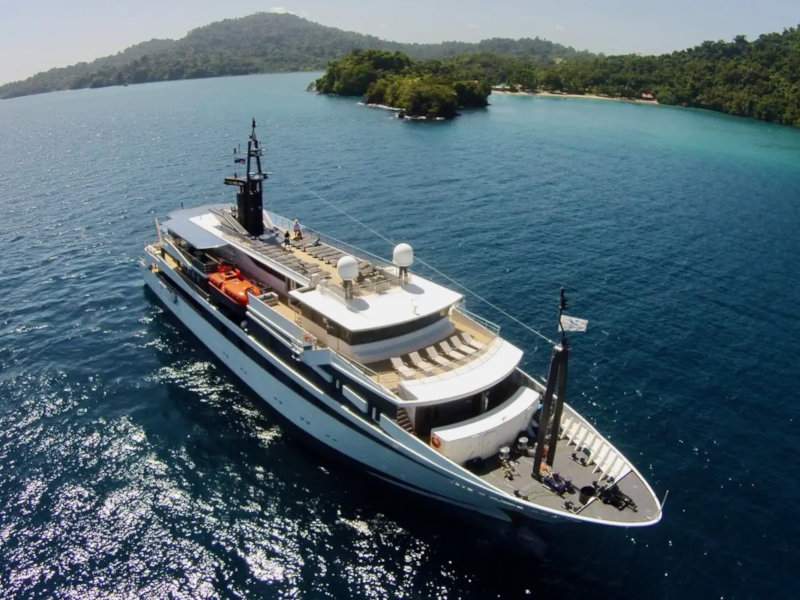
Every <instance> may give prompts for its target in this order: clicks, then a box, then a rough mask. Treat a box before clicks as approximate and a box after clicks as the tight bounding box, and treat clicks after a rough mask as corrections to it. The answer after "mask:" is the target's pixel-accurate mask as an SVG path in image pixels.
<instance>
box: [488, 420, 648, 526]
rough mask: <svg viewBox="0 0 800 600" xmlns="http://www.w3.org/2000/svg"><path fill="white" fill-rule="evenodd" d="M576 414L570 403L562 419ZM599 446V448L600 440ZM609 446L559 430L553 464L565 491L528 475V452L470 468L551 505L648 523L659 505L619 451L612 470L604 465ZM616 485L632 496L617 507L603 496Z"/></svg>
mask: <svg viewBox="0 0 800 600" xmlns="http://www.w3.org/2000/svg"><path fill="white" fill-rule="evenodd" d="M578 420H580V421H581V422H583V420H582V419H581V418H580V417H579V416H578V415H577V413H575V412H574V411H573V410H572V409H571V408H569V407H565V408H564V421H563V422H564V423H569V422H576V421H578ZM584 423H585V422H584ZM597 447H598V448H599V444H598V446H597ZM610 452H614V453H616V451H615V450H609V451H606V452H605V454H603V453H602V450H599V451H597V452H592V451H590V448H588V447H583V446H581V441H580V440H578V439H576V438H574V437H573V438H570V437H568V436H567V432H566V431H562V435H561V436H560V439H559V440H558V443H557V446H556V458H555V462H554V464H553V467H552V472H553V473H557V474H558V475H559V476H560V477H561V478H563V479H565V480H567V481H569V482H570V483H571V484H572V485H571V486H570V490H569V491H564V492H562V493H557V492H556V491H554V490H553V489H551V488H550V487H548V486H547V485H546V484H544V483H542V482H541V481H539V480H538V479H535V478H534V477H533V476H532V473H533V458H531V457H529V456H526V455H523V456H519V457H517V458H515V459H513V460H511V461H509V462H508V463H507V464H501V462H500V460H499V459H498V457H494V458H493V459H492V460H491V461H486V462H485V463H484V464H483V465H482V466H481V467H480V468H476V469H473V471H474V472H475V473H476V474H477V475H479V476H480V477H481V478H482V479H484V480H486V481H487V482H488V483H490V484H492V485H493V486H495V487H497V488H499V489H501V490H503V491H505V492H507V493H509V494H512V495H514V496H516V497H518V498H522V499H523V500H527V501H528V502H531V503H533V504H536V505H538V506H543V507H546V508H549V509H552V510H556V511H564V512H569V513H570V514H575V515H580V516H582V517H588V518H592V519H598V520H602V521H614V522H618V523H629V524H630V525H636V524H637V523H650V522H652V521H653V520H655V519H657V518H658V516H659V514H660V512H661V506H660V505H659V504H658V501H657V500H656V499H655V497H654V496H653V493H652V491H651V490H650V488H649V487H648V485H647V483H646V482H645V481H644V480H643V479H642V477H641V476H640V475H639V474H638V473H637V472H636V471H635V470H633V469H632V468H631V467H630V466H629V464H628V463H627V460H625V459H624V458H622V457H621V455H619V456H620V458H619V460H620V461H624V465H625V466H624V467H622V466H621V467H620V468H619V469H616V470H612V468H611V467H609V466H607V465H606V463H611V462H612V461H611V460H610ZM604 456H609V460H605V459H604ZM620 464H623V463H622V462H620ZM612 466H613V465H612ZM615 475H616V476H615ZM614 486H616V487H617V488H618V489H619V491H620V492H621V493H622V494H623V495H624V496H625V497H627V498H628V499H629V500H630V503H629V504H628V503H627V502H625V503H624V504H628V505H627V506H626V507H625V508H621V509H620V508H618V507H617V506H615V505H614V504H612V503H609V502H608V500H606V501H604V499H603V496H604V495H605V494H604V492H606V491H608V490H611V488H613V487H614ZM582 488H591V489H592V490H594V492H593V495H591V496H589V495H584V494H582V493H581V490H582ZM587 491H588V490H587ZM612 491H613V490H612ZM606 497H607V498H608V496H606ZM582 500H583V501H582Z"/></svg>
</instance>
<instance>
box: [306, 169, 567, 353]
mask: <svg viewBox="0 0 800 600" xmlns="http://www.w3.org/2000/svg"><path fill="white" fill-rule="evenodd" d="M295 183H296V184H297V185H298V186H300V187H302V188H303V189H305V190H306V191H307V192H308V193H310V194H311V195H312V196H314V197H315V198H317V199H318V200H319V201H321V202H323V203H324V204H326V205H327V206H329V207H330V208H332V209H333V210H335V211H336V212H338V213H339V214H340V215H342V216H344V217H347V218H348V219H350V220H351V221H353V223H356V224H357V225H359V226H360V227H362V228H364V229H365V230H367V231H369V232H370V233H372V234H373V235H375V236H377V237H378V238H380V239H382V240H383V241H384V242H386V243H388V244H390V245H391V246H395V245H396V244H397V242H395V241H394V240H391V239H389V238H388V237H386V236H385V235H383V234H382V233H381V232H380V231H377V230H376V229H374V228H373V227H370V226H369V225H367V224H366V223H364V222H363V221H362V220H360V219H358V218H357V217H354V216H353V215H351V214H350V213H348V212H347V211H345V210H344V209H343V208H340V207H339V206H337V205H336V204H334V203H333V202H330V201H329V200H327V199H325V198H324V197H323V196H322V195H321V194H318V193H317V192H315V191H314V190H312V189H311V188H310V187H308V186H306V185H303V184H302V183H300V182H298V181H295ZM350 245H352V244H350ZM415 259H416V260H417V261H419V262H420V263H422V264H423V265H425V266H426V267H428V268H429V269H430V270H431V271H433V272H434V273H436V274H437V275H439V276H440V277H442V278H444V279H446V280H447V281H449V282H450V283H452V284H453V285H456V286H458V287H459V288H461V289H462V290H464V291H465V292H467V293H468V294H470V295H472V296H474V297H475V298H477V299H478V300H480V301H481V302H483V303H485V304H486V305H487V306H490V307H491V308H493V309H494V310H496V311H497V312H499V313H500V314H501V315H503V316H504V317H506V318H508V319H510V320H512V321H514V323H516V324H517V325H519V326H520V327H523V328H524V329H526V330H527V331H528V332H530V333H532V334H534V335H535V336H537V337H539V338H541V339H542V340H544V341H545V342H547V343H548V344H550V345H552V346H555V345H557V344H556V342H554V341H553V340H551V339H550V338H549V337H547V336H546V335H544V334H543V333H542V332H541V331H538V330H537V329H534V328H533V327H531V326H530V325H528V324H526V323H523V322H522V321H520V320H519V319H518V318H516V317H515V316H514V315H512V314H510V313H508V312H507V311H505V310H503V309H502V308H500V307H499V306H497V305H496V304H494V303H493V302H491V301H489V300H487V299H486V298H484V297H483V296H481V295H480V294H478V293H477V292H474V291H473V290H471V289H469V288H468V287H467V286H466V285H464V284H463V283H461V282H459V281H456V280H455V279H453V278H452V277H450V276H449V275H446V274H445V273H442V272H441V271H440V270H439V269H437V268H436V267H434V266H433V265H432V264H430V263H428V262H426V261H425V260H423V259H422V258H420V257H419V255H417V256H416V257H415Z"/></svg>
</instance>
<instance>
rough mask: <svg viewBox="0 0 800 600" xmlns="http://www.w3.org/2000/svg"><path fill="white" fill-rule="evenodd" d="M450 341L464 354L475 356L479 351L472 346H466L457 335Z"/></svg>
mask: <svg viewBox="0 0 800 600" xmlns="http://www.w3.org/2000/svg"><path fill="white" fill-rule="evenodd" d="M448 341H449V342H450V343H451V344H452V345H453V347H455V349H456V350H458V351H459V352H461V353H462V354H475V353H476V352H477V351H478V350H477V349H475V348H473V347H472V346H469V345H467V344H465V343H464V342H463V341H462V340H461V338H460V337H458V336H457V335H454V336H452V337H451V338H450V339H449V340H448Z"/></svg>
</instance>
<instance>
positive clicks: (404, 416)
mask: <svg viewBox="0 0 800 600" xmlns="http://www.w3.org/2000/svg"><path fill="white" fill-rule="evenodd" d="M396 421H397V424H398V425H400V427H402V428H403V429H405V430H406V431H407V432H408V433H414V426H413V425H412V424H411V420H410V419H409V418H408V413H407V412H406V409H405V408H398V409H397V418H396Z"/></svg>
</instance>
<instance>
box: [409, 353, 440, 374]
mask: <svg viewBox="0 0 800 600" xmlns="http://www.w3.org/2000/svg"><path fill="white" fill-rule="evenodd" d="M408 360H409V361H411V364H412V365H414V366H415V367H416V368H417V369H419V370H420V371H422V372H423V373H427V374H429V375H433V374H434V373H436V368H435V367H434V366H433V365H432V364H431V363H429V362H428V361H426V360H423V358H422V357H421V356H420V355H419V352H409V353H408Z"/></svg>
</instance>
